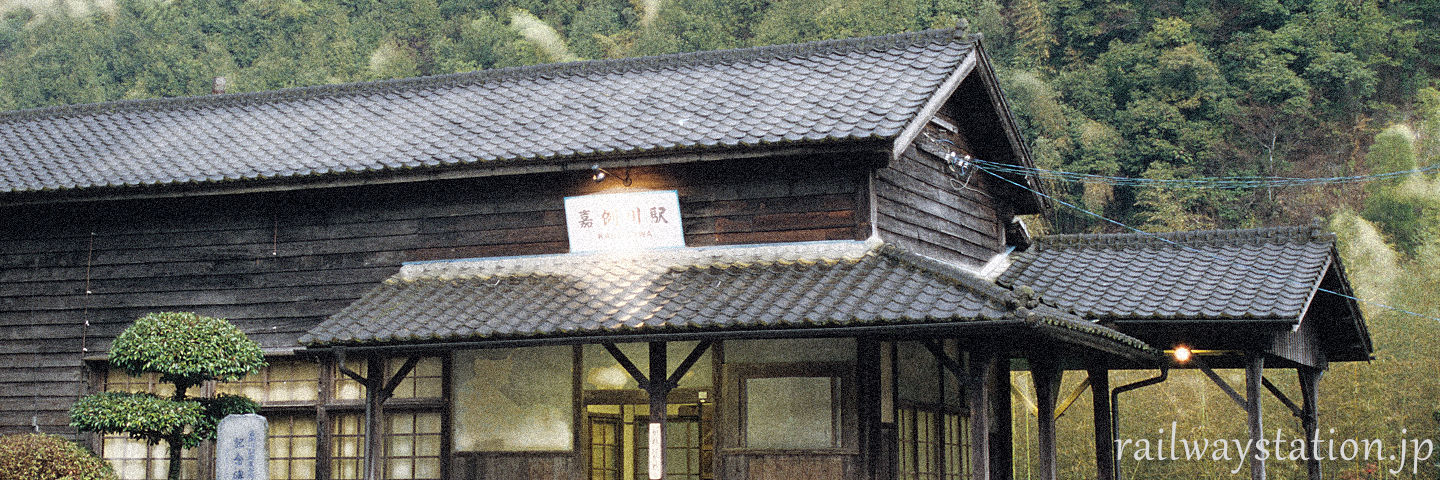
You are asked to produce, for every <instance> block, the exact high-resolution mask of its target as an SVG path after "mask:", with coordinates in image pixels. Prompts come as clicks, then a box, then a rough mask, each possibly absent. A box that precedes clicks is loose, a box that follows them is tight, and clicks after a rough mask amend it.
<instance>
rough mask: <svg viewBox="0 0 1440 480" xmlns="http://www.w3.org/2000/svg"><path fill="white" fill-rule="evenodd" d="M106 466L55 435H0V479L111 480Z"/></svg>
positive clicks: (72, 443) (111, 474) (85, 451)
mask: <svg viewBox="0 0 1440 480" xmlns="http://www.w3.org/2000/svg"><path fill="white" fill-rule="evenodd" d="M115 478H116V477H115V471H114V470H112V469H111V468H110V464H108V463H105V461H104V460H101V459H100V457H96V456H95V454H94V453H93V452H91V451H90V450H89V449H87V448H85V447H82V446H80V445H77V444H75V443H74V442H71V441H69V440H66V439H65V438H64V437H61V436H58V435H46V434H40V433H29V434H24V435H6V436H0V479H4V480H10V479H16V480H19V479H25V480H62V479H63V480H115Z"/></svg>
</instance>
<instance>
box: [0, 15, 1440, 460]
mask: <svg viewBox="0 0 1440 480" xmlns="http://www.w3.org/2000/svg"><path fill="white" fill-rule="evenodd" d="M0 15H3V18H0V110H11V109H22V108H33V107H41V106H49V105H60V104H73V103H88V102H99V101H106V100H116V99H135V98H151V97H162V96H184V95H201V94H206V93H209V91H210V88H211V80H212V78H213V77H216V76H225V77H227V78H228V79H229V85H230V87H229V91H230V92H241V91H255V90H266V89H277V88H285V87H295V86H304V85H315V84H324V83H339V82H351V81H360V80H372V79H382V78H395V77H408V76H417V75H435V74H444V73H452V72H461V71H470V70H476V69H488V68H500V67H507V66H515V65H525V64H534V63H544V62H560V61H573V60H581V59H600V58H615V57H625V56H635V55H649V54H660V53H670V52H681V51H693V50H710V49H722V48H735V47H747V46H755V45H766V44H776V43H790V42H800V41H808V40H817V39H826V38H837V37H852V36H863V35H874V34H884V33H894V32H901V31H913V30H920V29H926V28H935V27H950V26H954V25H956V24H957V22H959V21H960V19H962V18H965V19H968V24H969V28H970V29H971V30H973V31H979V32H983V33H984V34H985V41H984V42H985V46H986V48H987V49H988V50H989V52H990V53H991V54H992V56H993V57H994V60H995V62H996V63H997V69H998V70H999V72H1000V74H1001V76H1002V81H1003V83H1004V87H1005V89H1006V92H1007V94H1008V96H1009V98H1010V100H1011V102H1012V106H1013V107H1014V109H1015V111H1016V114H1017V115H1018V117H1019V119H1020V121H1021V123H1022V129H1023V131H1024V132H1025V133H1026V134H1027V135H1029V141H1030V142H1031V147H1032V150H1033V152H1034V154H1035V157H1036V160H1037V162H1038V163H1039V164H1040V166H1042V167H1044V168H1049V169H1057V170H1064V171H1069V172H1076V173H1084V174H1092V175H1098V176H1101V177H1115V178H1109V179H1106V178H1100V177H1092V180H1091V181H1089V182H1074V183H1071V182H1059V181H1055V182H1052V183H1051V184H1050V189H1051V191H1052V192H1053V193H1054V194H1055V195H1056V196H1057V197H1058V198H1059V199H1061V200H1064V201H1066V202H1070V203H1073V204H1075V205H1077V206H1079V207H1083V208H1085V209H1087V210H1090V211H1092V212H1094V213H1095V214H1099V215H1103V216H1105V217H1109V218H1112V219H1115V220H1118V221H1119V222H1122V223H1124V224H1127V225H1132V226H1135V227H1138V228H1141V229H1144V230H1147V231H1165V230H1178V229H1201V228H1231V227H1252V226H1261V225H1276V224H1294V223H1308V222H1311V221H1314V220H1315V219H1323V220H1324V221H1326V222H1329V223H1328V224H1329V226H1330V227H1331V228H1332V229H1334V230H1336V231H1337V232H1339V233H1340V234H1341V239H1342V242H1343V243H1342V247H1343V250H1344V252H1343V254H1344V257H1345V258H1344V261H1345V262H1346V266H1347V268H1348V269H1349V271H1350V278H1351V279H1352V281H1353V282H1354V283H1355V285H1356V288H1357V290H1358V293H1359V296H1360V297H1362V298H1364V299H1366V300H1367V301H1368V302H1367V303H1365V304H1363V305H1364V308H1365V313H1366V314H1367V319H1368V320H1369V322H1370V328H1371V332H1372V333H1373V335H1374V337H1375V343H1376V346H1377V348H1378V349H1379V352H1378V354H1377V356H1378V361H1376V362H1371V363H1370V364H1368V365H1340V366H1336V367H1335V368H1334V369H1333V370H1332V372H1331V373H1329V374H1327V376H1326V379H1325V381H1324V382H1322V401H1321V403H1322V417H1321V425H1322V429H1328V428H1336V430H1337V432H1336V433H1335V434H1334V435H1335V436H1336V437H1337V438H1350V437H1364V438H1372V437H1374V438H1388V439H1393V440H1398V439H1400V438H1401V437H1405V438H1415V437H1422V438H1435V437H1436V435H1437V431H1436V430H1437V429H1436V423H1435V419H1434V417H1433V416H1434V415H1435V414H1434V412H1435V411H1436V410H1437V406H1440V400H1437V398H1440V385H1437V384H1440V381H1437V378H1436V377H1437V375H1436V372H1437V371H1440V360H1437V359H1436V355H1435V354H1434V352H1435V351H1437V350H1440V340H1437V339H1440V320H1436V319H1435V318H1434V317H1436V316H1440V300H1437V299H1436V296H1435V295H1434V292H1435V290H1436V288H1437V287H1440V240H1436V238H1437V234H1440V179H1437V178H1436V177H1435V175H1434V174H1433V173H1417V174H1413V175H1406V176H1402V177H1398V178H1392V179H1388V180H1385V181H1368V182H1346V183H1341V182H1322V183H1318V184H1311V185H1307V186H1298V187H1250V188H1192V187H1193V186H1192V187H1187V188H1154V187H1144V186H1135V185H1134V184H1136V183H1137V181H1136V180H1134V179H1185V178H1202V177H1236V176H1287V177H1307V178H1313V177H1344V176H1356V175H1369V174H1377V173H1384V172H1392V171H1397V170H1405V169H1414V168H1417V167H1423V166H1428V165H1431V164H1434V163H1437V162H1440V90H1437V88H1436V87H1437V79H1440V0H1421V1H1406V2H1389V1H1383V2H1382V1H1378V0H1319V1H1313V2H1311V1H1298V0H1268V1H1266V0H1260V1H1242V0H1211V1H1158V2H1151V1H1138V0H1130V1H1123V0H1122V1H1104V0H1008V1H996V0H773V1H768V0H54V1H51V0H0ZM1036 220H1037V221H1034V222H1032V223H1033V224H1034V225H1035V226H1036V227H1037V228H1040V229H1042V230H1045V231H1050V232H1066V233H1073V232H1107V231H1123V228H1122V227H1120V226H1117V225H1115V224H1112V223H1108V222H1105V221H1102V220H1099V219H1097V218H1096V217H1095V216H1092V215H1090V214H1087V213H1083V212H1081V211H1079V210H1077V209H1073V208H1070V207H1066V206H1061V205H1057V206H1056V208H1055V210H1054V211H1053V213H1051V214H1050V215H1048V216H1047V218H1044V219H1036ZM1391 307H1393V308H1391ZM1395 309H1403V310H1407V311H1408V312H1399V311H1397V310H1395ZM1143 375H1148V373H1141V374H1137V378H1139V377H1138V376H1143ZM1176 377H1177V378H1176V379H1174V380H1171V381H1170V382H1169V383H1168V384H1166V385H1164V386H1162V387H1154V388H1152V389H1148V390H1142V391H1140V392H1137V393H1135V394H1131V395H1133V396H1132V397H1129V398H1130V400H1129V402H1130V403H1127V406H1126V408H1127V409H1128V410H1126V418H1127V419H1129V420H1127V423H1125V424H1124V425H1123V426H1122V433H1127V432H1128V433H1134V434H1137V435H1138V434H1139V432H1142V431H1148V432H1153V431H1154V430H1155V429H1156V428H1161V427H1163V428H1169V421H1170V420H1171V419H1176V420H1178V421H1179V422H1180V424H1181V427H1182V428H1189V429H1190V430H1189V431H1188V432H1189V433H1192V434H1195V435H1197V436H1206V437H1218V436H1230V437H1239V436H1243V426H1244V425H1243V420H1242V418H1243V416H1242V414H1241V412H1240V411H1238V409H1235V408H1233V405H1231V404H1229V403H1228V400H1227V399H1226V398H1224V397H1223V394H1221V393H1220V392H1219V391H1218V390H1217V389H1215V388H1214V386H1213V385H1209V384H1208V383H1207V381H1206V380H1204V379H1203V378H1202V377H1198V376H1191V375H1177V376H1176ZM1021 380H1022V381H1023V378H1022V379H1021ZM1119 381H1124V379H1120V380H1117V382H1119ZM1075 382H1078V380H1077V379H1070V380H1069V382H1068V383H1067V385H1069V384H1073V383H1075ZM1278 383H1281V384H1282V385H1291V384H1293V379H1285V381H1283V382H1278ZM1117 384H1118V383H1117ZM1065 388H1067V389H1068V388H1069V387H1068V386H1067V387H1065ZM1270 407H1274V409H1273V410H1271V411H1270V413H1269V416H1270V419H1271V420H1270V423H1269V424H1268V425H1275V426H1278V427H1281V428H1285V429H1287V431H1288V432H1291V434H1292V435H1293V432H1295V431H1297V430H1298V428H1297V425H1294V424H1295V423H1296V422H1294V421H1293V419H1291V418H1289V417H1288V415H1287V414H1286V413H1285V412H1284V411H1283V410H1281V408H1280V407H1279V406H1278V405H1267V408H1270ZM1077 408H1088V406H1086V405H1083V404H1082V405H1078V406H1077ZM1136 410H1140V411H1138V412H1137V411H1136ZM1018 412H1021V410H1020V409H1019V407H1017V415H1018V414H1019V413H1018ZM1021 416H1022V417H1023V415H1021ZM1072 416H1073V417H1084V416H1083V415H1072ZM1072 416H1067V417H1066V419H1065V420H1063V421H1062V422H1061V425H1062V427H1064V428H1073V429H1082V430H1083V429H1088V428H1089V426H1088V425H1087V424H1086V423H1085V422H1088V420H1087V419H1085V418H1079V419H1075V418H1072ZM1017 418H1018V417H1017ZM1162 420H1163V421H1162ZM1128 422H1133V423H1128ZM1152 424H1153V425H1152ZM1402 429H1405V433H1404V434H1403V435H1402V433H1401V430H1402ZM1016 438H1017V442H1023V441H1024V438H1025V437H1024V436H1023V434H1021V433H1020V432H1017V435H1016ZM1067 438H1068V440H1066V441H1067V442H1068V443H1066V444H1064V445H1062V446H1064V447H1066V453H1065V455H1066V456H1067V458H1068V460H1070V461H1067V462H1064V464H1066V465H1069V466H1070V468H1072V470H1070V471H1069V472H1068V473H1070V474H1072V475H1078V474H1079V472H1083V471H1091V470H1090V469H1092V468H1093V467H1087V466H1086V465H1087V462H1089V461H1088V460H1086V458H1087V455H1088V453H1087V452H1088V447H1087V446H1085V445H1084V441H1083V439H1085V438H1088V434H1087V435H1080V434H1079V431H1078V430H1076V434H1075V435H1070V436H1067ZM1026 451H1027V450H1026V449H1025V448H1020V449H1019V450H1018V452H1019V455H1022V456H1023V455H1025V454H1026ZM1017 465H1018V467H1017V468H1018V469H1019V470H1020V471H1019V472H1018V473H1019V474H1020V475H1021V476H1022V477H1023V476H1024V473H1025V471H1026V470H1025V469H1026V468H1027V466H1026V462H1024V461H1021V462H1018V463H1017ZM1232 466H1233V465H1232ZM1218 467H1219V466H1218V465H1214V464H1203V463H1202V464H1193V463H1191V464H1186V463H1183V462H1177V463H1172V464H1159V463H1155V462H1146V463H1139V462H1128V463H1126V468H1127V473H1130V474H1137V475H1141V476H1146V475H1149V476H1168V477H1175V478H1179V477H1180V476H1213V477H1220V476H1225V475H1222V473H1225V472H1228V470H1229V467H1226V468H1223V469H1221V468H1218ZM1294 467H1295V466H1294V465H1278V466H1277V467H1276V468H1277V470H1276V471H1277V472H1281V473H1285V472H1293V471H1298V470H1295V468H1294ZM1371 467H1372V466H1370V465H1362V464H1354V463H1335V464H1333V465H1330V466H1329V467H1328V468H1331V470H1330V471H1331V472H1340V473H1341V475H1349V476H1350V477H1345V476H1341V477H1340V478H1370V477H1371V476H1374V477H1376V478H1379V477H1378V476H1376V475H1370V474H1368V473H1366V469H1367V468H1371ZM1375 467H1376V468H1386V469H1388V468H1393V465H1376V466H1375ZM1401 475H1403V476H1409V475H1410V473H1409V470H1406V471H1405V472H1403V473H1401ZM1418 476H1419V477H1422V478H1436V469H1435V467H1434V465H1433V464H1431V465H1426V466H1424V468H1422V469H1421V470H1420V473H1419V475H1418Z"/></svg>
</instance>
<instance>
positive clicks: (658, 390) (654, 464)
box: [646, 342, 670, 480]
mask: <svg viewBox="0 0 1440 480" xmlns="http://www.w3.org/2000/svg"><path fill="white" fill-rule="evenodd" d="M666 347H667V345H666V343H665V342H650V378H652V379H656V378H658V379H664V378H666V375H665V373H666V372H665V370H667V369H669V366H668V365H667V364H668V360H667V359H666V358H665V355H666V353H667V352H666ZM646 392H647V393H649V394H650V424H649V425H648V427H649V428H650V432H649V435H648V436H647V437H646V438H647V439H648V440H649V441H650V445H648V448H647V452H648V453H649V458H648V459H647V460H648V462H647V463H648V464H649V465H647V470H648V471H649V472H650V476H649V478H650V480H664V479H665V446H666V445H669V443H668V442H666V441H665V424H666V418H665V414H666V412H665V396H666V395H667V394H669V393H670V383H669V382H666V381H663V380H661V381H652V382H649V386H648V387H647V388H646ZM656 446H659V447H660V448H655V447H656Z"/></svg>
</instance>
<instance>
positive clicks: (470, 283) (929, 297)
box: [300, 240, 1151, 352]
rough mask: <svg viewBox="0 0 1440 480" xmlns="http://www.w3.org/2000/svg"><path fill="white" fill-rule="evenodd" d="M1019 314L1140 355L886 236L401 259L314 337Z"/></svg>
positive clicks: (380, 338)
mask: <svg viewBox="0 0 1440 480" xmlns="http://www.w3.org/2000/svg"><path fill="white" fill-rule="evenodd" d="M987 320H988V321H999V322H1004V321H1010V322H1011V323H1012V324H1013V325H1012V326H1031V327H1036V329H1038V330H1044V331H1046V332H1049V334H1050V335H1051V336H1058V337H1062V338H1063V337H1067V336H1069V337H1074V336H1080V337H1084V338H1089V339H1092V340H1095V339H1098V340H1100V341H1102V342H1107V343H1108V344H1109V345H1113V346H1118V347H1116V348H1121V349H1128V351H1132V352H1149V351H1151V350H1150V348H1149V347H1148V346H1146V345H1145V344H1144V343H1142V342H1140V341H1138V340H1136V339H1134V338H1131V337H1128V336H1125V335H1123V334H1120V333H1119V332H1116V331H1114V330H1111V329H1109V328H1106V327H1102V326H1099V325H1096V324H1093V323H1090V322H1085V321H1082V320H1080V319H1079V318H1078V317H1075V316H1074V315H1071V314H1069V313H1066V312H1062V311H1060V310H1057V309H1054V308H1051V307H1047V306H1044V305H1039V304H1038V302H1037V301H1035V299H1034V298H1033V296H1030V295H1028V292H1027V293H1019V292H1011V291H1009V290H1007V289H1004V288H1001V287H999V286H997V285H995V284H993V283H990V282H987V281H984V280H981V279H979V278H978V277H975V276H973V275H971V274H969V273H966V272H964V271H962V270H959V269H956V268H954V267H952V266H949V265H948V264H944V263H941V262H938V261H935V260H931V259H928V258H925V257H920V256H917V255H913V254H909V253H906V252H903V251H901V250H899V249H897V248H895V247H894V246H890V245H885V244H883V243H881V242H879V241H875V240H872V241H867V242H859V241H838V242H811V243H799V244H784V245H764V246H738V247H707V248H687V249H670V250H656V251H650V252H639V253H634V254H628V255H617V254H614V253H609V254H568V255H546V256H533V257H509V258H497V259H478V260H456V261H442V262H429V263H416V264H408V265H405V266H404V267H403V268H402V270H401V272H400V273H399V274H397V275H395V276H394V277H391V278H390V279H388V280H386V281H385V282H384V283H383V284H382V285H380V286H378V287H376V288H375V289H373V290H371V291H370V292H369V293H366V294H365V295H364V297H362V298H361V299H360V300H357V301H356V302H355V303H353V304H351V305H350V306H349V307H347V308H345V309H344V310H342V311H341V312H339V313H337V314H335V315H334V316H332V317H330V318H329V319H327V320H326V321H325V322H323V323H322V324H320V325H319V326H317V327H315V328H314V329H312V330H311V331H310V332H309V333H308V334H307V335H306V336H305V337H303V338H301V339H300V341H301V343H304V344H307V345H309V346H312V347H315V346H324V345H364V344H385V343H443V342H447V341H466V340H480V339H507V338H525V337H535V336H567V337H583V336H593V335H616V334H631V333H634V334H645V333H670V332H694V331H706V330H725V329H752V330H753V329H786V328H811V329H823V328H826V327H840V326H846V327H848V326H866V325H890V324H934V323H945V322H974V321H987Z"/></svg>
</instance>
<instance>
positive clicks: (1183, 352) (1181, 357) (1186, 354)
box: [1174, 345, 1193, 363]
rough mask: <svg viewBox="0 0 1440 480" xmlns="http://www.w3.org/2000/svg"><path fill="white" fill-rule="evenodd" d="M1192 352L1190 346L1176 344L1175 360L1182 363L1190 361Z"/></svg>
mask: <svg viewBox="0 0 1440 480" xmlns="http://www.w3.org/2000/svg"><path fill="white" fill-rule="evenodd" d="M1191 353H1193V352H1191V351H1190V347H1187V346H1184V345H1179V346H1176V347H1175V353H1174V355H1175V361H1176V362H1180V363H1185V362H1189V361H1190V355H1191Z"/></svg>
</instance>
